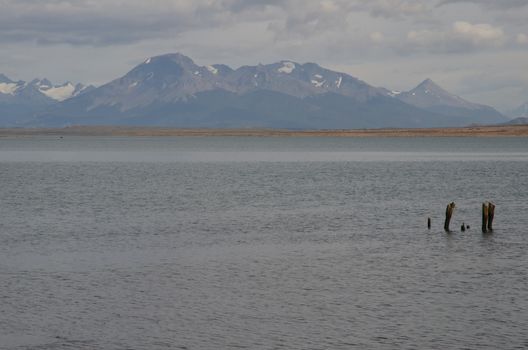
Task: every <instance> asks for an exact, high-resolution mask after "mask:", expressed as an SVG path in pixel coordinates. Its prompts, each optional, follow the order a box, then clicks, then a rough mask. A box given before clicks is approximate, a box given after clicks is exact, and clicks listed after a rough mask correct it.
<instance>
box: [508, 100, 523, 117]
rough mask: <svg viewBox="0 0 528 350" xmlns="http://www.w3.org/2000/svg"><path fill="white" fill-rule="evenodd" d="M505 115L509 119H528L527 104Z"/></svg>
mask: <svg viewBox="0 0 528 350" xmlns="http://www.w3.org/2000/svg"><path fill="white" fill-rule="evenodd" d="M507 115H508V116H509V117H511V118H522V117H528V102H526V103H523V104H522V105H520V106H519V107H517V108H515V109H513V110H511V111H509V112H508V113H507Z"/></svg>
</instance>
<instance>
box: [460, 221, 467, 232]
mask: <svg viewBox="0 0 528 350" xmlns="http://www.w3.org/2000/svg"><path fill="white" fill-rule="evenodd" d="M460 231H462V232H465V231H466V224H465V223H462V226H460Z"/></svg>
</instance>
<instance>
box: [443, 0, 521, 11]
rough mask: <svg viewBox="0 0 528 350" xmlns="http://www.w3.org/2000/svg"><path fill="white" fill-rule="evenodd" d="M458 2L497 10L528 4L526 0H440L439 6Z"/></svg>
mask: <svg viewBox="0 0 528 350" xmlns="http://www.w3.org/2000/svg"><path fill="white" fill-rule="evenodd" d="M457 3H471V4H476V5H479V6H484V7H487V8H492V9H497V10H505V9H511V8H519V7H525V6H527V5H528V2H527V1H526V0H500V1H497V0H443V1H440V2H439V4H438V6H442V5H448V4H457Z"/></svg>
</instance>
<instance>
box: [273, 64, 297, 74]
mask: <svg viewBox="0 0 528 350" xmlns="http://www.w3.org/2000/svg"><path fill="white" fill-rule="evenodd" d="M294 69H295V63H293V62H288V61H285V62H282V67H280V68H279V69H277V71H278V72H279V73H285V74H290V73H291V72H293V70H294Z"/></svg>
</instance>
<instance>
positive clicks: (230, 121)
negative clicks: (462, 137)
mask: <svg viewBox="0 0 528 350" xmlns="http://www.w3.org/2000/svg"><path fill="white" fill-rule="evenodd" d="M39 84H40V85H39V86H43V85H46V86H49V85H50V84H48V83H47V82H42V81H40V82H39ZM65 84H66V83H65ZM34 85H36V84H34ZM67 88H68V91H69V90H72V84H71V83H70V85H67ZM54 89H56V90H57V89H63V90H66V85H64V86H55V87H54ZM417 89H419V90H417ZM57 91H58V90H57ZM423 91H429V92H423ZM431 91H433V92H434V95H435V96H437V97H438V96H439V97H441V99H440V101H441V103H443V104H444V105H441V107H442V108H438V106H437V105H435V104H434V103H431V102H430V101H429V102H427V101H426V102H427V103H424V102H423V101H422V100H424V98H430V96H428V94H430V95H433V93H430V92H431ZM417 92H420V96H421V98H422V100H420V101H418V100H417V99H416V98H412V97H409V96H413V97H414V96H415V95H416V93H417ZM410 93H411V94H412V93H414V94H415V95H409V93H407V92H405V93H401V94H398V95H396V94H392V93H391V92H390V91H389V90H387V89H385V88H378V87H374V86H371V85H369V84H368V83H366V82H364V81H362V80H360V79H358V78H356V77H353V76H351V75H349V74H346V73H342V72H335V71H332V70H329V69H326V68H323V67H321V66H319V65H318V64H316V63H303V64H300V63H297V62H294V61H289V60H282V61H279V62H275V63H271V64H258V65H255V66H248V65H246V66H242V67H239V68H237V69H232V68H231V67H229V66H227V65H224V64H213V65H207V66H199V65H197V64H196V63H195V62H194V61H193V60H192V59H191V58H189V57H187V56H185V55H183V54H181V53H172V54H165V55H159V56H154V57H150V58H148V59H146V60H144V61H143V62H142V63H140V64H138V65H137V66H135V67H134V68H132V69H131V70H130V71H129V72H127V73H126V74H125V75H123V76H122V77H119V78H117V79H114V80H112V81H109V82H108V83H106V84H104V85H102V86H100V87H98V88H93V89H90V90H89V91H86V92H84V93H81V94H78V95H77V96H70V97H69V98H64V99H63V100H62V101H59V102H56V103H52V104H49V105H47V106H45V108H42V109H41V110H40V111H39V112H38V113H33V114H32V116H31V118H29V120H26V123H27V125H30V126H61V125H62V126H65V125H84V124H86V125H94V124H105V125H109V124H116V125H159V126H165V125H166V126H174V127H269V128H279V127H286V128H296V129H303V128H316V129H328V128H370V127H431V126H462V125H469V124H471V123H482V122H483V121H484V122H488V121H490V122H504V121H505V119H504V117H503V116H502V115H500V113H498V112H496V111H495V110H494V109H493V108H491V107H487V106H484V107H487V108H488V109H485V108H483V107H480V105H476V104H472V103H470V102H467V101H465V100H462V99H460V98H458V97H453V96H454V95H451V94H449V93H448V92H446V91H445V90H443V89H441V88H440V87H439V86H437V85H436V84H435V83H434V82H432V81H431V80H430V79H426V80H425V81H424V82H422V84H420V85H419V86H417V87H416V88H415V89H413V90H411V92H410ZM424 94H425V95H424ZM422 95H424V96H422ZM57 96H58V94H57V95H56V96H55V97H57ZM454 100H457V101H458V104H455V103H452V101H454ZM417 101H418V102H417ZM446 101H447V102H446ZM474 106H479V107H478V108H477V107H475V108H474ZM493 111H494V112H493Z"/></svg>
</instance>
